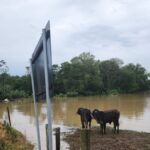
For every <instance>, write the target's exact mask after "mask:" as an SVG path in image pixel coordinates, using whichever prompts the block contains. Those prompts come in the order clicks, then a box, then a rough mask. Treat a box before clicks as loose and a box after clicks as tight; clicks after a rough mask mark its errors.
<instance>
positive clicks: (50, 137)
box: [42, 29, 52, 150]
mask: <svg viewBox="0 0 150 150" xmlns="http://www.w3.org/2000/svg"><path fill="white" fill-rule="evenodd" d="M42 33H43V50H44V58H45V59H44V71H45V86H46V102H47V116H48V144H49V150H52V122H51V103H50V93H49V78H48V58H47V56H48V54H47V42H46V31H45V29H43V32H42Z"/></svg>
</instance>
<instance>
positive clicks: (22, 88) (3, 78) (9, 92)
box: [0, 60, 32, 100]
mask: <svg viewBox="0 0 150 150" xmlns="http://www.w3.org/2000/svg"><path fill="white" fill-rule="evenodd" d="M7 68H8V67H7V65H6V62H5V61H3V60H2V61H0V73H1V74H0V100H3V99H5V98H9V99H15V98H22V97H28V96H30V95H31V94H32V87H31V79H30V75H29V67H26V68H27V75H24V76H21V77H20V76H11V75H9V74H8V73H7Z"/></svg>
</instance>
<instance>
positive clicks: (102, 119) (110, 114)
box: [92, 109, 120, 134]
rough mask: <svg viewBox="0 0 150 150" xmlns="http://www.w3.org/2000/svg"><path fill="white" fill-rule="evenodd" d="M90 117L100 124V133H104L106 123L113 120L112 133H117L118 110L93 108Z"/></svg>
mask: <svg viewBox="0 0 150 150" xmlns="http://www.w3.org/2000/svg"><path fill="white" fill-rule="evenodd" d="M92 117H93V118H94V119H95V120H96V121H97V123H98V124H100V130H101V133H102V134H106V123H110V124H111V122H113V124H114V133H116V127H117V133H119V117H120V112H119V111H118V110H116V109H114V110H107V111H99V110H98V109H95V110H93V112H92Z"/></svg>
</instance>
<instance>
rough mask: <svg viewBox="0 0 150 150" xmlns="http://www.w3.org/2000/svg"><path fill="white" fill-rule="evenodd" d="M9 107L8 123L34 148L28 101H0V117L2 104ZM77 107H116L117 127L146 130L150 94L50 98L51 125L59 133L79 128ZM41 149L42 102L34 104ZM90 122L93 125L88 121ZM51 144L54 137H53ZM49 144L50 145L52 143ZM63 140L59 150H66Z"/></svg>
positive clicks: (3, 116) (148, 128)
mask: <svg viewBox="0 0 150 150" xmlns="http://www.w3.org/2000/svg"><path fill="white" fill-rule="evenodd" d="M7 106H9V108H10V114H11V120H12V125H13V127H15V128H16V129H18V130H19V131H21V132H22V133H23V134H24V135H25V136H26V137H27V139H28V140H29V141H31V142H32V143H33V144H34V145H35V149H37V139H36V128H35V118H34V107H33V103H32V102H31V101H27V102H17V101H16V102H9V103H1V104H0V119H1V120H7V119H8V117H7V113H6V107H7ZM78 107H86V108H89V109H91V110H93V109H95V108H97V109H100V110H106V109H112V108H116V109H118V110H120V112H121V117H120V128H121V129H129V130H136V131H144V132H150V125H149V124H150V94H148V93H147V94H134V95H120V96H94V97H75V98H65V97H63V98H54V99H53V101H52V121H53V128H55V127H60V128H61V131H62V132H67V131H69V128H72V127H73V128H76V127H80V118H79V116H78V115H76V110H77V108H78ZM38 112H39V122H40V135H41V145H42V150H45V149H46V142H45V141H46V139H45V137H46V136H45V124H46V123H47V115H46V103H45V102H39V103H38ZM92 125H97V124H96V122H95V121H92ZM53 143H54V144H55V140H54V139H53ZM54 144H53V145H54ZM67 146H68V145H67V143H65V142H61V149H64V150H65V149H67Z"/></svg>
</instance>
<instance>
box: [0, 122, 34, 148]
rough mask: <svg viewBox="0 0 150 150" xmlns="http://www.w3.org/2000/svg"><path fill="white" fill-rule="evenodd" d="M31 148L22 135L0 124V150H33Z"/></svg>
mask: <svg viewBox="0 0 150 150" xmlns="http://www.w3.org/2000/svg"><path fill="white" fill-rule="evenodd" d="M33 147H34V146H33V145H32V144H30V143H29V142H28V141H27V140H26V138H25V136H24V135H23V134H22V133H20V132H19V131H17V130H15V129H13V128H11V127H10V126H9V125H4V124H1V123H0V150H33Z"/></svg>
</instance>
